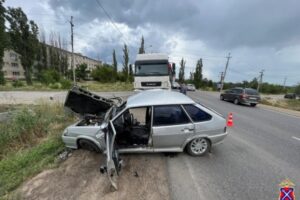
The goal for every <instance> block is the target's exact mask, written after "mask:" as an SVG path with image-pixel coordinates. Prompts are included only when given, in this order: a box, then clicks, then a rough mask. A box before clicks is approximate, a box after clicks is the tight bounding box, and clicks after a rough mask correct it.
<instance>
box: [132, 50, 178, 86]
mask: <svg viewBox="0 0 300 200" xmlns="http://www.w3.org/2000/svg"><path fill="white" fill-rule="evenodd" d="M172 74H173V73H172V67H171V65H170V63H169V58H168V55H166V54H160V53H150V54H137V57H136V61H135V75H134V89H135V91H139V90H148V89H157V88H159V89H167V90H171V80H172Z"/></svg>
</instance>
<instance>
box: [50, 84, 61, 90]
mask: <svg viewBox="0 0 300 200" xmlns="http://www.w3.org/2000/svg"><path fill="white" fill-rule="evenodd" d="M49 88H51V89H61V88H62V85H61V83H50V84H49Z"/></svg>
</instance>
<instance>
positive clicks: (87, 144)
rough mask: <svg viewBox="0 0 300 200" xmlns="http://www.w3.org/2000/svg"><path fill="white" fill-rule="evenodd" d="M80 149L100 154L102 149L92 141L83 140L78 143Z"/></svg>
mask: <svg viewBox="0 0 300 200" xmlns="http://www.w3.org/2000/svg"><path fill="white" fill-rule="evenodd" d="M78 147H79V148H81V149H85V150H88V151H92V152H97V153H100V152H101V151H100V149H99V147H98V146H97V145H95V144H94V143H93V142H92V141H89V140H85V139H81V140H79V141H78Z"/></svg>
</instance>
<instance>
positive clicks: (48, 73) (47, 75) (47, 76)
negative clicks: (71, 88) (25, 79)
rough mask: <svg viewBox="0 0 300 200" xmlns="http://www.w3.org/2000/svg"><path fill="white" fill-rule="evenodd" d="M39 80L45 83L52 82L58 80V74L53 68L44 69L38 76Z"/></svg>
mask: <svg viewBox="0 0 300 200" xmlns="http://www.w3.org/2000/svg"><path fill="white" fill-rule="evenodd" d="M40 81H41V83H44V84H46V85H49V84H54V83H57V82H59V81H60V75H59V73H58V72H57V71H56V70H54V69H48V70H44V71H42V74H41V76H40Z"/></svg>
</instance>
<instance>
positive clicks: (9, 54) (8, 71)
mask: <svg viewBox="0 0 300 200" xmlns="http://www.w3.org/2000/svg"><path fill="white" fill-rule="evenodd" d="M51 47H52V46H50V45H47V57H48V58H47V60H49V59H50V58H49V57H50V56H49V55H50V54H49V48H51ZM52 48H54V49H56V50H57V51H60V52H61V53H62V54H63V55H66V56H67V60H68V69H71V63H72V62H71V61H72V53H71V52H69V51H66V50H64V49H59V48H56V47H52ZM20 57H21V56H20V54H18V53H16V52H15V51H13V50H11V49H7V50H5V51H4V57H3V64H4V65H3V69H2V70H3V73H4V78H5V79H11V80H14V79H25V71H24V69H23V66H22V64H21V59H20ZM48 63H49V62H48ZM84 63H85V64H86V65H87V69H88V70H89V71H91V70H93V69H94V68H96V67H97V66H99V65H101V64H102V62H101V61H100V60H95V59H92V58H89V57H87V56H83V55H81V54H79V53H74V66H75V67H76V66H78V65H80V64H84ZM47 67H51V66H47Z"/></svg>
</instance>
